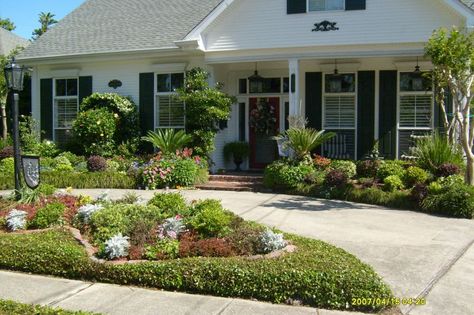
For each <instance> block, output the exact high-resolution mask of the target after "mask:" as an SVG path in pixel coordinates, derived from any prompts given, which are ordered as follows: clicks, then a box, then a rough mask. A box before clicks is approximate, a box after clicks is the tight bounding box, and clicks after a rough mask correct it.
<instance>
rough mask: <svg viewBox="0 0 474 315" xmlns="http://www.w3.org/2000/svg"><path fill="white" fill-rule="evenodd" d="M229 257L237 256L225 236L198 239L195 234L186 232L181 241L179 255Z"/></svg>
mask: <svg viewBox="0 0 474 315" xmlns="http://www.w3.org/2000/svg"><path fill="white" fill-rule="evenodd" d="M196 256H203V257H229V256H235V252H234V251H233V249H232V245H231V243H230V242H229V241H228V240H227V239H224V238H207V239H202V240H197V239H196V235H195V234H190V233H186V234H184V235H183V236H182V237H181V239H180V243H179V257H183V258H184V257H196Z"/></svg>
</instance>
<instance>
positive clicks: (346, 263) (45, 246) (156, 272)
mask: <svg viewBox="0 0 474 315" xmlns="http://www.w3.org/2000/svg"><path fill="white" fill-rule="evenodd" d="M285 239H287V240H289V241H291V242H292V243H293V244H294V245H296V246H297V248H298V250H297V251H296V252H294V253H291V254H288V255H285V256H284V257H281V258H276V259H258V260H249V259H246V258H240V257H235V258H205V257H199V258H185V259H176V260H166V261H157V262H147V263H140V264H124V265H105V264H98V263H94V262H92V261H90V260H88V259H87V256H86V253H85V251H84V249H83V248H82V247H81V246H80V245H79V244H78V243H77V242H76V241H75V239H74V238H73V237H72V236H71V234H70V233H69V232H66V231H61V230H59V231H56V230H55V231H48V232H43V233H37V234H30V235H19V234H0V248H2V250H1V251H0V268H2V269H9V270H18V271H23V272H33V273H39V274H49V275H54V276H62V277H69V278H75V279H87V280H94V281H98V282H111V283H116V284H126V285H137V286H146V287H151V288H157V289H161V290H170V291H185V292H189V293H198V294H212V295H216V296H223V297H238V298H248V299H257V300H261V301H269V302H273V303H285V302H286V301H288V300H299V301H301V302H302V303H303V304H305V305H308V306H313V307H318V308H326V309H339V310H344V311H350V310H357V311H361V312H363V311H372V312H377V311H378V310H380V308H381V307H380V306H356V305H353V304H352V303H351V301H352V299H353V298H360V297H363V296H376V297H378V298H381V299H384V298H391V297H392V294H391V292H390V289H389V288H388V286H387V285H385V284H384V282H383V280H382V279H381V278H380V277H379V276H378V275H377V274H376V273H375V271H374V270H373V269H372V268H371V267H370V266H368V265H367V264H364V263H363V262H361V261H360V260H359V259H357V258H356V257H355V256H353V255H351V254H348V253H347V252H346V251H344V250H342V249H340V248H337V247H335V246H332V245H329V244H327V243H324V242H322V241H318V240H312V239H307V238H302V237H296V236H293V235H288V234H286V235H285ZM45 261H47V262H48V263H44V262H45ZM223 284H232V285H223ZM335 288H337V290H335Z"/></svg>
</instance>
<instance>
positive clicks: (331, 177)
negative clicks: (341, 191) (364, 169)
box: [324, 170, 349, 187]
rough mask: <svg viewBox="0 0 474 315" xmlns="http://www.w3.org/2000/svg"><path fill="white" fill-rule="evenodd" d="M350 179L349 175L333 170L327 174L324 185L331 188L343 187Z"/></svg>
mask: <svg viewBox="0 0 474 315" xmlns="http://www.w3.org/2000/svg"><path fill="white" fill-rule="evenodd" d="M348 180H349V179H348V178H347V175H346V174H345V173H343V172H341V171H338V170H332V171H330V172H329V173H327V174H326V177H325V179H324V183H325V184H326V185H327V186H329V187H342V186H344V185H345V184H346V183H347V181H348Z"/></svg>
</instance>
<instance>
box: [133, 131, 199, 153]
mask: <svg viewBox="0 0 474 315" xmlns="http://www.w3.org/2000/svg"><path fill="white" fill-rule="evenodd" d="M142 139H143V141H147V142H150V143H151V144H152V145H153V146H154V147H155V148H157V149H159V150H160V152H162V153H163V154H174V153H175V152H176V151H177V150H182V149H183V148H184V147H185V146H186V145H187V144H188V143H189V142H190V141H191V140H192V137H191V136H190V135H187V134H186V132H184V131H183V130H174V129H159V130H158V131H148V135H147V136H146V137H143V138H142Z"/></svg>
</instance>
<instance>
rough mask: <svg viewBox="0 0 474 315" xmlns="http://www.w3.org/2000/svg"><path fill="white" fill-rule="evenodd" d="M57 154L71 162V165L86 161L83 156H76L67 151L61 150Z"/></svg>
mask: <svg viewBox="0 0 474 315" xmlns="http://www.w3.org/2000/svg"><path fill="white" fill-rule="evenodd" d="M59 156H62V157H65V158H66V159H68V160H69V162H71V164H72V165H73V166H74V165H77V164H79V163H82V162H85V161H86V159H85V157H83V156H78V155H76V154H74V153H72V152H69V151H65V152H62V153H61V154H59Z"/></svg>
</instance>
